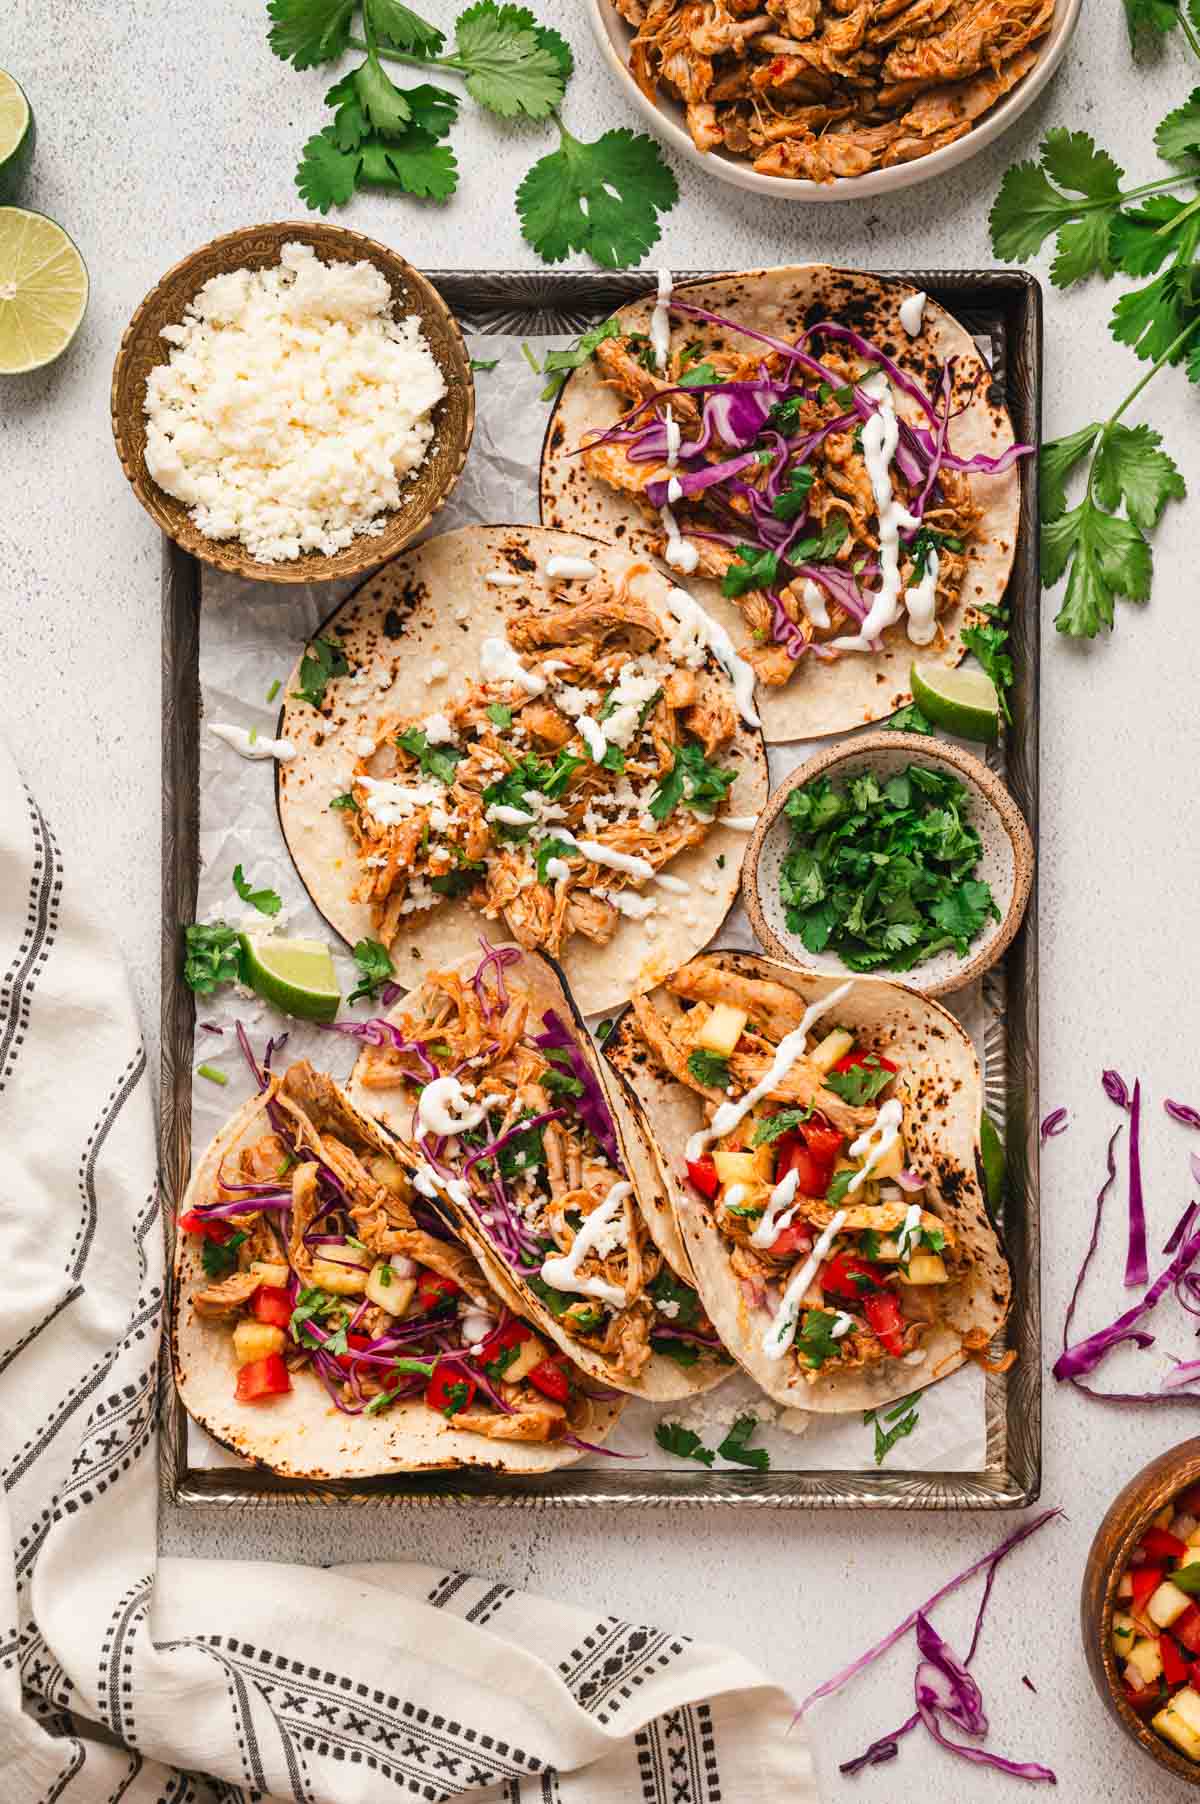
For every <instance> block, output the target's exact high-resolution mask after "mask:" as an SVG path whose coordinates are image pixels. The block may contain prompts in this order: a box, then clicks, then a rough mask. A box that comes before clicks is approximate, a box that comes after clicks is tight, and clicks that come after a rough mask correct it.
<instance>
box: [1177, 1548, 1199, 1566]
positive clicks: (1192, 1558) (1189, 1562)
mask: <svg viewBox="0 0 1200 1804" xmlns="http://www.w3.org/2000/svg"><path fill="white" fill-rule="evenodd" d="M1197 1560H1200V1547H1192V1546H1190V1545H1189V1547H1188V1550H1187V1552H1186V1553H1185V1554H1184V1556H1183V1558H1182V1559H1181V1560H1180V1562H1179V1564H1180V1565H1181V1566H1194V1565H1195V1564H1196V1561H1197Z"/></svg>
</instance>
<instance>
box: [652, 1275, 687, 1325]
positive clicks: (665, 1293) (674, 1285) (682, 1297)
mask: <svg viewBox="0 0 1200 1804" xmlns="http://www.w3.org/2000/svg"><path fill="white" fill-rule="evenodd" d="M646 1289H647V1291H648V1293H649V1295H650V1296H651V1297H652V1298H653V1299H654V1302H655V1304H656V1305H657V1306H658V1310H659V1314H660V1315H665V1316H666V1317H667V1319H668V1320H669V1321H670V1322H671V1323H672V1324H673V1325H674V1326H675V1327H676V1328H694V1327H695V1326H696V1324H697V1322H698V1321H699V1320H700V1316H701V1309H700V1298H699V1296H698V1295H697V1294H696V1292H695V1290H694V1289H693V1288H692V1286H691V1285H690V1284H686V1283H685V1282H684V1280H683V1279H682V1278H678V1277H676V1275H675V1273H674V1272H673V1271H672V1270H671V1268H670V1266H669V1265H664V1266H663V1268H662V1270H661V1271H660V1272H659V1274H658V1276H657V1278H655V1280H654V1282H653V1283H652V1284H648V1285H647V1286H646ZM664 1303H665V1304H666V1308H665V1309H664V1308H662V1305H663V1304H664Z"/></svg>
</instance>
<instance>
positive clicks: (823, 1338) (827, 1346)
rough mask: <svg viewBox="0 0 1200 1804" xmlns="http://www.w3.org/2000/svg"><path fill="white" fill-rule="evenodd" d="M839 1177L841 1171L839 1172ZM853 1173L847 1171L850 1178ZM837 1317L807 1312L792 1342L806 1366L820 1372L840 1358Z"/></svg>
mask: <svg viewBox="0 0 1200 1804" xmlns="http://www.w3.org/2000/svg"><path fill="white" fill-rule="evenodd" d="M837 1175H838V1176H839V1177H840V1176H841V1173H840V1172H839V1173H838V1174H837ZM852 1175H853V1174H852V1173H849V1172H847V1174H846V1176H847V1178H849V1177H850V1176H852ZM836 1322H837V1317H836V1316H835V1315H834V1314H833V1313H832V1311H830V1310H828V1309H810V1310H808V1311H807V1312H806V1314H805V1316H804V1320H803V1322H802V1323H801V1326H800V1332H799V1333H798V1334H797V1336H796V1338H795V1341H794V1342H793V1343H792V1344H793V1345H794V1347H795V1349H796V1352H797V1354H798V1355H799V1357H800V1358H801V1359H802V1360H803V1361H804V1363H805V1365H806V1366H811V1367H812V1369H813V1370H814V1371H817V1372H819V1371H820V1369H821V1367H822V1366H823V1365H824V1364H825V1362H826V1360H829V1359H840V1358H841V1356H842V1348H841V1341H840V1339H835V1338H834V1334H833V1329H834V1327H835V1325H836Z"/></svg>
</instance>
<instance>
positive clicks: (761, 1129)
mask: <svg viewBox="0 0 1200 1804" xmlns="http://www.w3.org/2000/svg"><path fill="white" fill-rule="evenodd" d="M811 1114H812V1109H811V1108H808V1109H780V1111H779V1113H778V1114H777V1115H765V1116H764V1117H763V1119H762V1120H761V1121H760V1122H759V1123H758V1124H757V1126H756V1127H755V1129H754V1134H753V1136H752V1138H751V1141H750V1144H751V1146H771V1145H773V1144H774V1142H775V1141H776V1140H778V1139H779V1138H780V1136H781V1135H782V1134H790V1133H791V1131H792V1129H793V1128H797V1127H799V1126H800V1123H801V1122H802V1121H807V1120H808V1118H809V1116H810V1115H811Z"/></svg>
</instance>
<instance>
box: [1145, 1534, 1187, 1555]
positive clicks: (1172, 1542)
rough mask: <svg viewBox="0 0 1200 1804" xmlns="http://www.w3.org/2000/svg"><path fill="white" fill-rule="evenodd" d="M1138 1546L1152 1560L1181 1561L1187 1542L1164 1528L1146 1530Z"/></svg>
mask: <svg viewBox="0 0 1200 1804" xmlns="http://www.w3.org/2000/svg"><path fill="white" fill-rule="evenodd" d="M1139 1545H1140V1546H1141V1549H1142V1552H1143V1553H1144V1554H1147V1555H1148V1556H1149V1557H1150V1559H1152V1560H1182V1558H1183V1556H1184V1554H1185V1553H1186V1552H1187V1542H1186V1541H1181V1540H1180V1539H1179V1536H1178V1535H1172V1534H1170V1533H1169V1532H1168V1531H1167V1530H1166V1529H1165V1528H1148V1529H1147V1530H1146V1532H1145V1534H1144V1535H1143V1536H1142V1539H1141V1542H1140V1543H1139Z"/></svg>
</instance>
